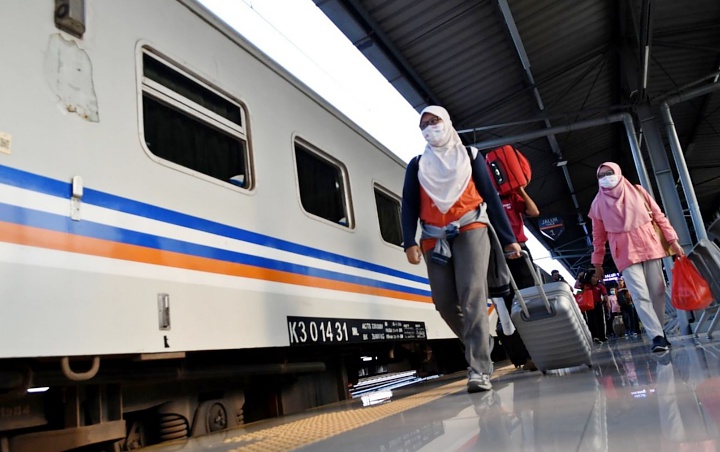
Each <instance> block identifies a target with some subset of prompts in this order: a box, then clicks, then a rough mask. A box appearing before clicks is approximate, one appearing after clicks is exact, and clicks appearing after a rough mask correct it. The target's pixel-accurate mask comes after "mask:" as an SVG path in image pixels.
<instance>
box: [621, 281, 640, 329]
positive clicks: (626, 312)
mask: <svg viewBox="0 0 720 452" xmlns="http://www.w3.org/2000/svg"><path fill="white" fill-rule="evenodd" d="M617 301H618V305H620V312H621V313H622V316H623V322H624V323H625V327H626V328H627V335H628V336H636V335H637V334H639V333H640V328H639V326H638V318H637V313H636V312H635V307H634V306H633V302H632V296H631V295H630V292H629V291H628V290H627V286H626V285H625V280H624V279H623V278H620V279H619V280H618V288H617Z"/></svg>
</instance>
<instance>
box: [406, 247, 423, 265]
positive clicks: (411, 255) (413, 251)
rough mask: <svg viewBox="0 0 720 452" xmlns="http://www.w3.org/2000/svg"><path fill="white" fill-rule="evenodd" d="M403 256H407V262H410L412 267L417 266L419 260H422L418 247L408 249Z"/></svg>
mask: <svg viewBox="0 0 720 452" xmlns="http://www.w3.org/2000/svg"><path fill="white" fill-rule="evenodd" d="M405 256H407V260H408V262H410V263H411V264H413V265H417V264H419V263H420V260H421V259H422V253H421V252H420V247H419V246H417V245H413V246H411V247H410V248H408V249H406V250H405Z"/></svg>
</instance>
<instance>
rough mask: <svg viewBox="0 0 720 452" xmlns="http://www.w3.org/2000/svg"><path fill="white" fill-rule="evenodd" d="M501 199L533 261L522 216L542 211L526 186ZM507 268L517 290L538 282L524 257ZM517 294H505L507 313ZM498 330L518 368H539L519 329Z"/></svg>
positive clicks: (514, 229)
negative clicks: (508, 334)
mask: <svg viewBox="0 0 720 452" xmlns="http://www.w3.org/2000/svg"><path fill="white" fill-rule="evenodd" d="M500 201H501V202H502V205H503V208H504V209H505V213H506V214H507V217H508V221H510V226H511V227H512V230H513V233H514V234H515V237H516V238H517V241H518V243H519V244H520V248H522V249H523V250H524V251H525V252H527V254H528V258H529V259H530V263H531V264H532V254H530V249H529V248H528V247H527V245H525V242H527V236H526V235H525V227H524V221H523V217H537V216H538V215H540V210H539V209H538V207H537V205H536V204H535V201H533V199H532V198H531V197H530V195H528V194H527V192H526V191H525V187H520V188H518V189H517V190H516V191H513V192H511V193H509V194H506V195H500ZM508 268H509V269H510V273H511V274H512V276H513V279H515V284H517V287H518V289H524V288H526V287H531V286H533V285H535V279H534V278H533V275H532V274H531V273H530V268H528V265H527V262H525V261H524V259H511V260H509V261H508ZM514 297H515V294H514V293H513V292H512V291H510V292H508V293H507V294H505V295H504V296H503V297H502V298H503V301H504V303H505V306H506V307H507V310H508V312H510V311H511V308H512V302H513V298H514ZM497 333H498V337H499V338H500V342H501V343H502V345H503V348H504V349H505V353H506V354H507V355H508V357H509V358H510V361H511V362H512V363H513V364H514V365H515V366H516V367H521V366H522V369H523V370H537V367H536V366H535V363H534V362H533V360H532V357H531V356H530V354H529V353H528V351H527V348H526V347H525V343H524V342H523V340H522V338H521V337H520V333H518V331H517V330H515V331H514V332H513V334H511V335H510V336H507V335H505V333H504V331H503V330H502V325H501V324H500V322H498V329H497Z"/></svg>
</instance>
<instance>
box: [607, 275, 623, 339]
mask: <svg viewBox="0 0 720 452" xmlns="http://www.w3.org/2000/svg"><path fill="white" fill-rule="evenodd" d="M616 292H617V288H615V287H611V288H610V289H608V296H607V298H608V306H609V309H608V313H609V317H608V327H607V332H608V334H610V335H612V336H620V335H619V334H617V333H616V331H615V317H620V318H621V319H622V313H621V312H620V305H619V304H618V300H617V293H616Z"/></svg>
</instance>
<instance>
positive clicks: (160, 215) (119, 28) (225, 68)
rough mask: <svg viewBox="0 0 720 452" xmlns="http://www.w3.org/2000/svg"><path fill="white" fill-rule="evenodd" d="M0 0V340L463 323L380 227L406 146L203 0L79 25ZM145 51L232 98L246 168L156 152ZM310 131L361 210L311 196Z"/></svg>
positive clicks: (91, 343)
mask: <svg viewBox="0 0 720 452" xmlns="http://www.w3.org/2000/svg"><path fill="white" fill-rule="evenodd" d="M1 4H2V9H3V10H4V11H10V12H11V13H12V15H13V17H14V18H15V20H13V21H12V23H11V24H10V26H8V27H3V29H2V30H0V39H2V40H3V41H4V42H11V41H12V42H23V43H24V44H23V49H24V50H23V51H22V52H3V61H4V62H5V63H4V64H6V65H7V66H8V67H12V68H13V70H12V71H7V72H5V73H4V75H3V80H4V82H3V83H2V84H1V85H2V88H0V90H2V98H3V99H6V102H3V105H4V106H0V131H2V132H4V133H6V134H8V135H9V136H11V137H12V151H11V153H10V154H8V155H0V184H1V185H0V192H1V194H0V203H1V204H2V208H1V209H0V215H2V217H1V218H0V221H1V222H2V227H1V228H0V244H1V247H2V249H3V252H2V253H1V254H0V275H2V276H1V278H2V280H3V281H4V282H3V286H4V288H3V299H4V302H3V310H4V311H5V313H6V314H9V315H3V316H2V318H0V337H2V340H3V343H4V344H8V346H4V347H3V349H2V351H1V352H0V358H16V357H27V356H73V355H106V354H127V353H153V352H167V351H191V350H213V349H238V348H253V347H285V346H288V345H290V342H289V341H290V340H291V333H292V331H289V330H288V328H289V327H288V322H287V317H312V318H319V317H327V318H335V319H377V320H397V321H415V322H424V323H425V327H426V330H427V334H428V337H429V338H431V339H432V338H447V337H452V334H451V332H450V331H449V329H447V327H446V326H445V325H444V323H443V322H442V320H441V319H440V317H439V316H438V315H437V313H436V312H435V310H434V308H433V306H432V303H431V302H430V298H429V286H428V284H427V280H426V277H425V273H424V270H425V269H424V267H422V266H410V265H409V264H407V262H406V261H405V256H404V253H403V252H402V249H401V248H400V247H399V246H397V245H393V244H390V243H387V242H386V241H384V240H383V238H382V236H381V232H380V226H379V220H378V211H377V208H376V200H375V199H374V192H375V191H376V190H377V189H382V190H384V191H386V192H388V193H389V194H391V195H393V197H394V198H398V197H399V194H400V192H401V187H402V178H403V174H404V165H403V164H402V162H400V161H399V160H398V159H397V158H396V157H394V156H392V155H391V154H390V153H389V152H388V151H387V150H385V149H382V147H381V146H380V145H379V144H378V143H376V142H375V141H374V140H372V139H371V138H370V137H368V136H367V135H366V134H365V133H364V132H362V131H360V130H359V129H358V128H357V127H356V126H354V125H352V124H350V123H349V121H348V120H347V119H346V118H344V117H343V116H342V115H340V114H338V113H337V112H336V111H335V110H334V109H333V108H332V107H329V106H328V105H326V104H325V103H323V102H322V101H320V100H319V99H318V98H317V96H316V95H315V94H313V93H312V92H310V91H309V90H307V89H305V88H304V87H303V86H302V84H300V83H299V82H297V81H296V80H295V79H294V78H293V77H292V76H289V75H288V74H285V73H284V72H283V71H282V70H280V69H279V68H278V67H277V65H275V64H274V63H273V62H271V61H269V60H267V58H266V57H264V56H263V55H262V54H260V53H259V52H258V51H257V50H255V49H253V48H252V46H249V45H247V44H243V40H242V38H240V37H239V36H237V35H235V34H234V33H233V32H232V31H230V30H229V29H228V28H226V27H225V26H224V25H223V24H221V23H215V22H213V19H212V17H211V16H210V15H209V14H208V13H206V12H204V10H202V9H201V8H200V7H198V6H196V5H194V4H193V3H192V2H182V3H181V2H176V1H169V0H163V1H158V2H144V1H128V2H103V3H95V2H88V3H86V4H85V7H86V18H87V30H86V32H85V34H84V36H83V38H82V39H77V38H74V37H72V36H69V35H68V34H66V33H64V32H61V31H59V30H57V29H56V28H55V26H54V24H53V21H52V18H51V17H48V13H47V11H46V9H47V5H45V4H44V3H43V2H23V3H22V4H21V5H19V4H17V3H15V2H10V1H6V0H3V1H2V2H1ZM206 20H209V21H210V22H208V21H206ZM211 25H212V26H211ZM147 58H153V60H152V61H155V60H154V58H157V59H158V60H159V61H161V62H162V63H164V64H167V65H168V67H171V68H172V69H177V71H178V72H179V73H181V74H184V75H186V76H188V78H191V79H192V80H195V81H199V84H201V85H202V86H206V87H209V89H211V90H214V91H215V92H217V93H220V94H221V95H222V96H223V97H227V98H229V99H230V100H232V101H233V102H235V103H236V104H237V105H239V108H241V109H242V113H243V115H244V117H243V119H244V121H243V133H244V135H243V137H244V145H245V146H246V150H247V162H246V163H247V167H246V170H247V174H246V175H245V177H247V178H252V185H250V184H248V186H246V187H238V186H235V185H231V184H229V183H227V181H223V180H218V179H217V178H215V177H212V176H208V175H205V174H201V173H200V172H198V171H195V170H193V169H190V168H188V167H186V166H184V165H180V164H177V163H174V162H172V161H168V160H167V159H163V158H161V157H158V156H157V155H155V154H153V153H152V152H150V149H149V147H150V146H151V145H150V144H148V143H147V141H148V139H147V137H146V136H145V132H146V131H145V130H144V129H145V127H147V122H145V123H144V122H143V117H144V116H143V115H144V113H145V111H144V110H143V108H144V105H143V104H144V103H145V102H148V101H147V100H146V99H147V96H148V92H150V91H151V90H152V89H155V86H154V85H153V86H150V85H151V83H149V82H148V81H147V79H148V77H147V76H146V75H147V74H144V73H143V66H144V65H145V64H147V61H148V60H147ZM60 66H63V67H60ZM66 69H69V70H66ZM148 86H150V87H148ZM158 91H161V89H159V88H158ZM152 93H153V95H156V96H157V97H158V98H162V97H161V95H162V94H163V93H162V92H160V94H157V93H156V92H154V91H153V92H152ZM162 99H165V98H162ZM170 101H172V99H170ZM170 101H168V102H170ZM145 108H146V107H145ZM220 127H224V126H223V125H222V124H221V126H220ZM298 146H301V147H302V148H307V149H310V150H311V151H312V152H317V154H318V155H320V156H321V157H323V158H325V157H326V158H328V160H329V161H331V162H336V163H337V166H338V168H339V169H340V174H341V175H342V178H343V181H344V183H345V186H344V190H345V193H344V199H346V201H347V202H346V207H345V208H346V210H347V214H348V215H347V216H348V218H349V219H346V220H344V222H343V221H340V222H339V223H338V222H337V221H328V220H327V219H325V218H321V217H319V216H317V215H313V214H311V213H308V212H307V211H306V210H305V209H304V208H303V201H302V197H301V194H300V192H299V188H298V177H299V173H298V171H299V170H298V169H297V158H298V157H297V147H298ZM73 178H75V181H76V184H77V185H78V186H80V185H81V186H82V196H76V197H75V199H73V183H72V181H73ZM77 188H78V187H76V189H77ZM73 209H74V212H73ZM73 215H74V216H75V217H76V218H73ZM162 296H166V298H165V302H167V303H169V314H170V317H169V318H170V321H171V322H170V327H169V329H164V330H162V329H160V328H159V323H158V322H159V316H160V313H159V303H160V302H159V301H158V299H159V297H162Z"/></svg>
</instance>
